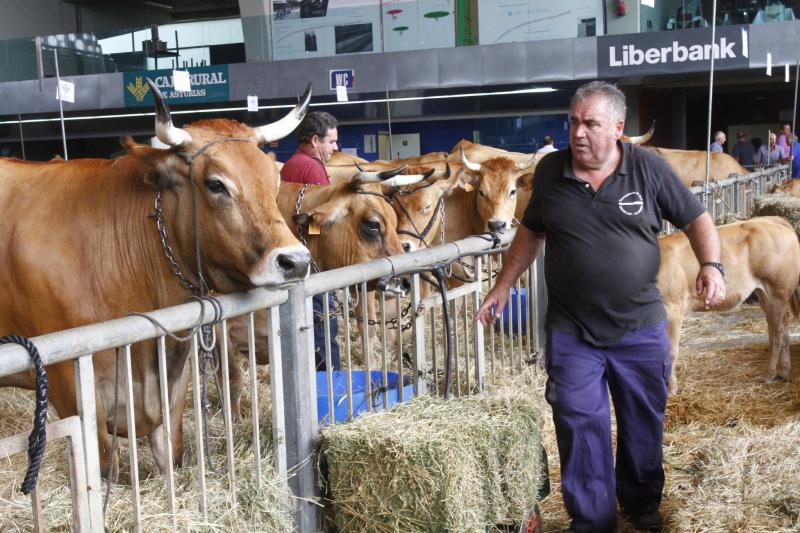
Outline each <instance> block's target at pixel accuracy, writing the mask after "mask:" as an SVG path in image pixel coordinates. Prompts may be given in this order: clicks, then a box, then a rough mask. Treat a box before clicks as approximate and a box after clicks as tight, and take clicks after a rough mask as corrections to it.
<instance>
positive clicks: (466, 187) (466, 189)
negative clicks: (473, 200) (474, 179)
mask: <svg viewBox="0 0 800 533" xmlns="http://www.w3.org/2000/svg"><path fill="white" fill-rule="evenodd" d="M473 189H474V187H473V186H472V184H471V183H465V184H464V190H465V191H467V192H472V191H473Z"/></svg>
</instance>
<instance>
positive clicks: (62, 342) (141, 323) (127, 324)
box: [0, 288, 287, 376]
mask: <svg viewBox="0 0 800 533" xmlns="http://www.w3.org/2000/svg"><path fill="white" fill-rule="evenodd" d="M286 294H287V293H286V291H285V290H267V289H264V288H258V289H253V290H251V291H248V292H243V293H238V294H227V295H224V296H218V297H217V300H219V302H220V304H221V305H222V318H229V317H232V316H237V315H241V314H245V313H249V312H251V311H255V310H257V309H263V308H266V307H273V306H276V305H280V304H282V303H284V302H285V301H286V298H287V296H286ZM201 310H202V311H203V316H202V320H203V322H210V321H212V320H213V319H214V310H213V308H212V307H211V306H210V305H204V306H202V308H201V305H200V303H199V302H189V303H185V304H181V305H176V306H173V307H167V308H165V309H159V310H157V311H151V312H149V313H146V314H147V315H148V316H150V317H152V318H154V319H156V320H158V321H159V322H160V323H161V324H163V325H164V327H165V328H167V329H168V330H169V331H181V330H185V329H188V328H191V327H193V326H195V325H197V323H198V320H199V319H200V318H201V317H200V312H201ZM163 334H164V332H163V331H161V329H159V328H158V327H156V326H155V325H154V324H152V323H151V322H150V321H149V320H146V319H144V318H142V317H138V316H128V317H123V318H117V319H114V320H109V321H107V322H101V323H99V324H92V325H88V326H81V327H78V328H72V329H68V330H66V331H61V332H55V333H48V334H46V335H40V336H38V337H34V338H33V339H31V340H32V341H33V343H34V344H35V345H36V347H37V348H38V349H39V353H40V354H41V356H42V362H43V363H44V364H45V366H47V365H52V364H54V363H60V362H61V361H68V360H70V359H75V358H77V357H80V356H81V355H87V354H90V353H95V352H99V351H102V350H107V349H109V348H116V347H118V346H124V345H126V344H133V343H136V342H140V341H143V340H148V339H155V338H156V337H160V336H161V335H163ZM31 368H33V365H32V364H31V358H30V355H28V352H27V350H25V348H23V347H22V346H19V345H17V344H6V345H3V346H0V376H6V375H9V374H14V373H16V372H22V371H24V370H29V369H31Z"/></svg>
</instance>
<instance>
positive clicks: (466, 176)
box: [458, 148, 536, 231]
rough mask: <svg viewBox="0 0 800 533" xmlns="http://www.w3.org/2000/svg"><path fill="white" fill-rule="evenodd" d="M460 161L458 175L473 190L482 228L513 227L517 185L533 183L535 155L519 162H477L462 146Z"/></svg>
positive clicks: (493, 160) (491, 160) (501, 158)
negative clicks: (532, 170) (460, 166)
mask: <svg viewBox="0 0 800 533" xmlns="http://www.w3.org/2000/svg"><path fill="white" fill-rule="evenodd" d="M461 162H462V165H463V168H462V169H461V172H460V173H459V174H458V177H459V180H458V183H459V185H460V186H461V187H463V188H464V189H465V190H467V191H473V192H472V194H474V203H475V210H476V215H477V216H478V217H479V219H480V220H481V222H482V223H483V226H484V228H483V229H484V230H489V231H499V230H502V229H506V228H510V227H511V222H512V220H513V219H514V211H515V209H516V205H517V196H516V195H517V187H523V186H526V185H527V184H529V183H530V178H531V173H530V172H531V171H530V169H531V167H533V165H534V164H535V163H536V154H533V155H532V156H531V157H530V159H529V160H528V161H523V162H519V163H515V162H514V161H512V160H511V159H509V158H507V157H495V158H492V159H487V160H486V161H484V162H482V163H476V162H474V161H471V160H470V159H468V158H467V156H466V154H464V150H463V148H462V149H461Z"/></svg>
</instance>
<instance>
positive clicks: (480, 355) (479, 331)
mask: <svg viewBox="0 0 800 533" xmlns="http://www.w3.org/2000/svg"><path fill="white" fill-rule="evenodd" d="M482 259H483V258H482V257H481V256H480V255H479V256H477V257H475V277H476V278H477V281H478V287H477V288H476V289H475V291H473V293H472V309H474V310H475V312H477V311H478V307H479V306H480V305H481V302H482V301H483V291H481V286H482V276H483V268H482V267H483V262H482ZM466 305H467V303H466V302H464V306H465V307H466ZM519 312H521V311H518V313H519ZM470 319H471V320H472V323H473V324H474V327H475V347H474V348H475V384H476V387H475V388H476V390H477V391H478V394H481V393H483V391H484V389H485V384H486V363H485V357H484V346H483V324H481V323H480V322H475V320H474V319H473V318H472V317H470ZM468 334H469V333H468V332H467V331H465V332H464V335H465V336H467V335H468ZM519 335H520V338H522V333H521V332H520V333H519ZM465 346H466V344H465ZM467 374H469V373H467Z"/></svg>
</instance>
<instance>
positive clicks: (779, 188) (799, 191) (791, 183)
mask: <svg viewBox="0 0 800 533" xmlns="http://www.w3.org/2000/svg"><path fill="white" fill-rule="evenodd" d="M769 192H770V193H783V194H789V195H791V196H797V197H798V198H800V179H798V178H792V179H789V180H786V181H783V182H781V183H776V184H775V185H773V186H772V189H770V191H769Z"/></svg>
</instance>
